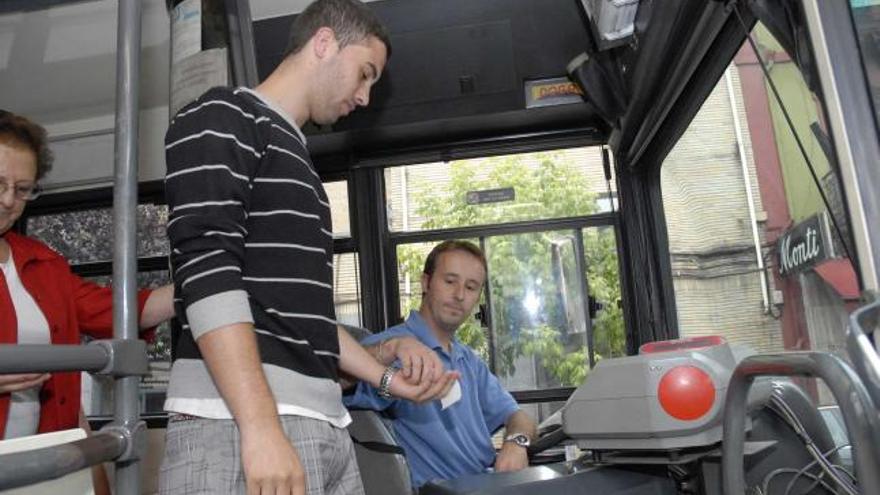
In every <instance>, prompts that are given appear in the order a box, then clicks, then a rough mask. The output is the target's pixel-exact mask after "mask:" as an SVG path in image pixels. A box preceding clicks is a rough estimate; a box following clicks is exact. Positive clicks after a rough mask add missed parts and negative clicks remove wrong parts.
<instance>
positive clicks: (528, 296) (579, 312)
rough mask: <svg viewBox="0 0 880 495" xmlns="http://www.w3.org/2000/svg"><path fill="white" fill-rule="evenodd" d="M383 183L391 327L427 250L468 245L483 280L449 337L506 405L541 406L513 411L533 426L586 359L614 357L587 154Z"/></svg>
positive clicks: (482, 162) (611, 255)
mask: <svg viewBox="0 0 880 495" xmlns="http://www.w3.org/2000/svg"><path fill="white" fill-rule="evenodd" d="M385 184H386V195H387V202H388V211H389V224H390V225H389V228H390V230H391V231H392V232H391V236H390V237H391V242H392V244H394V245H395V246H396V248H395V251H394V253H395V255H396V269H397V279H398V284H397V294H398V296H399V297H398V302H399V309H400V316H401V318H405V317H406V315H407V314H408V312H409V311H410V310H413V309H418V307H419V304H420V303H421V287H420V279H421V273H422V269H423V266H424V262H425V257H426V256H427V254H428V252H429V251H430V250H431V248H432V247H433V246H434V245H436V244H437V242H439V241H440V240H444V239H452V238H455V239H464V240H470V241H471V242H473V243H475V244H477V245H479V246H480V247H481V248H482V249H483V251H484V252H485V254H486V257H487V262H488V272H489V276H488V280H487V284H486V286H485V290H484V291H483V295H482V297H483V299H482V301H481V305H480V308H479V311H478V312H477V315H475V318H473V319H471V320H469V321H467V322H466V323H465V324H464V325H463V326H462V327H461V328H460V329H459V330H458V332H457V337H458V338H459V340H461V341H462V342H464V343H466V344H467V345H469V346H471V347H472V348H473V349H474V350H475V351H477V353H478V354H479V355H480V356H481V357H482V358H483V359H485V360H486V361H487V364H488V366H489V368H490V369H491V370H492V371H493V372H494V373H495V374H496V375H497V376H498V377H499V378H500V380H501V381H502V383H503V384H504V386H505V387H506V388H507V389H508V390H511V391H512V392H513V393H514V396H515V397H517V398H518V399H520V400H521V401H522V400H523V399H526V401H527V402H534V401H538V402H541V403H542V404H540V405H538V404H526V405H525V406H524V407H526V408H527V409H529V412H530V413H532V414H534V415H535V417H537V418H539V419H544V418H546V417H548V416H549V415H550V414H552V413H553V412H555V411H556V410H557V409H558V408H559V407H560V406H561V402H558V401H560V400H562V399H565V398H566V397H567V393H568V392H570V390H571V387H576V386H577V385H579V384H580V383H581V382H582V381H583V380H584V377H585V376H586V374H587V373H588V372H589V370H590V368H591V367H592V365H593V364H595V362H596V361H597V360H599V359H603V358H608V357H613V356H621V355H624V354H625V352H626V351H625V350H626V343H625V336H624V325H623V317H622V311H621V309H620V306H619V301H620V275H619V264H618V251H617V237H616V230H615V222H616V220H615V218H616V216H615V215H614V213H612V212H613V208H616V206H614V207H612V201H613V200H614V189H613V187H612V186H610V185H609V184H607V183H606V182H605V178H604V175H603V171H602V156H601V152H600V149H599V148H598V147H589V148H572V149H561V150H552V151H544V152H535V153H527V154H518V155H506V156H494V157H485V158H477V159H468V160H459V161H453V162H450V163H433V164H424V165H412V166H404V167H395V168H388V169H386V170H385ZM609 189H610V191H611V194H610V195H609V193H608V191H609ZM614 204H615V205H616V201H615V202H614ZM609 210H610V211H609ZM548 221H550V222H548ZM535 393H537V394H538V395H540V397H538V396H536V395H535Z"/></svg>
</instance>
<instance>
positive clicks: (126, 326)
mask: <svg viewBox="0 0 880 495" xmlns="http://www.w3.org/2000/svg"><path fill="white" fill-rule="evenodd" d="M116 29H117V30H116V147H115V150H116V153H115V154H116V157H115V158H116V169H115V174H114V188H113V234H114V235H113V239H114V244H113V282H114V283H113V336H114V338H116V339H136V338H137V336H138V333H137V329H138V327H137V323H138V322H137V304H136V290H137V288H136V284H135V276H136V274H137V263H136V258H135V247H136V244H135V243H136V231H137V217H136V208H137V177H138V175H137V155H138V147H137V138H138V95H139V91H138V89H139V87H138V85H139V76H140V50H141V2H140V0H119V14H118V22H117V28H116ZM139 383H140V378H139V377H136V376H127V377H122V378H117V379H116V383H115V395H114V408H115V415H114V417H115V421H114V423H115V424H116V425H117V426H119V427H122V428H128V429H131V430H134V429H135V427H136V425H137V423H138V420H139V415H138V413H139V409H140V408H139V400H138V386H139ZM133 440H135V441H136V440H137V439H133ZM115 493H116V494H117V495H137V494H139V493H140V461H139V460H138V459H137V456H135V458H133V459H129V460H124V461H117V462H116V491H115Z"/></svg>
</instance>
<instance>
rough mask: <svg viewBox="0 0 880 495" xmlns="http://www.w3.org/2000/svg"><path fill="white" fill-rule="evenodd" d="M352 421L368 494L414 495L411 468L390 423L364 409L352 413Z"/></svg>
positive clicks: (352, 432)
mask: <svg viewBox="0 0 880 495" xmlns="http://www.w3.org/2000/svg"><path fill="white" fill-rule="evenodd" d="M351 419H352V422H351V424H350V425H348V431H349V433H350V434H351V438H352V441H354V443H355V445H354V451H355V455H356V456H357V462H358V467H359V468H360V471H361V479H362V480H363V482H364V491H365V492H366V495H412V482H411V481H410V476H409V466H408V465H407V463H406V457H405V456H404V455H403V450H402V449H401V448H400V446H398V445H397V440H396V439H395V437H394V435H393V434H392V432H391V425H390V424H388V423H386V421H387V420H385V419H383V418H382V416H381V415H380V414H379V413H377V412H375V411H363V410H353V411H351Z"/></svg>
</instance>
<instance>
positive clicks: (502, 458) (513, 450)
mask: <svg viewBox="0 0 880 495" xmlns="http://www.w3.org/2000/svg"><path fill="white" fill-rule="evenodd" d="M527 467H529V455H528V452H527V451H526V448H525V447H521V446H519V445H517V444H515V443H513V442H504V443H503V444H502V445H501V450H500V451H499V452H498V456H497V457H495V471H498V472H504V471H519V470H520V469H524V468H527Z"/></svg>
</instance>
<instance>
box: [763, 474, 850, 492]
mask: <svg viewBox="0 0 880 495" xmlns="http://www.w3.org/2000/svg"><path fill="white" fill-rule="evenodd" d="M797 473H799V471H798V470H797V469H794V468H779V469H774V470H773V471H770V473H769V474H768V475H767V476H765V477H764V483H763V484H762V486H761V493H763V494H764V495H770V491H769V490H770V482H771V481H773V478H775V477H776V476H779V475H780V474H797ZM799 476H806V477H807V478H811V479H812V480H814V481H817V482H818V484H821V485H822V488H824V489H825V490H827V491H828V493H831V494H832V495H837V492H835V491H834V488H833V487H832V486H831V485H829V484H828V483H826V482H825V480H823V479H821V478H820V477H818V476H816V475H815V474H813V473H801V474H800V475H799ZM795 479H797V476H796V477H795ZM814 486H815V485H814ZM811 489H812V487H811Z"/></svg>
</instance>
